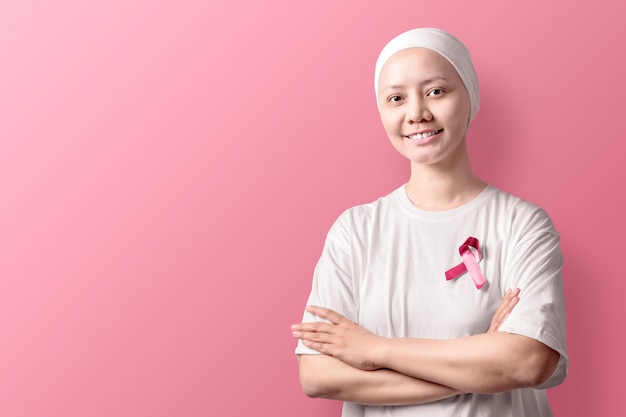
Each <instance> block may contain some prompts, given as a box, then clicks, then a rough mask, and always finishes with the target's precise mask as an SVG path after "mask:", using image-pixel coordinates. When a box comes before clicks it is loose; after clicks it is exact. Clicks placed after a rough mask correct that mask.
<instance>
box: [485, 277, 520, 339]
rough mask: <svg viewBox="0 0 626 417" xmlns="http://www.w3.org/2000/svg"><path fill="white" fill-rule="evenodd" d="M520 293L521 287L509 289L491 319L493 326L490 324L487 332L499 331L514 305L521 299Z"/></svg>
mask: <svg viewBox="0 0 626 417" xmlns="http://www.w3.org/2000/svg"><path fill="white" fill-rule="evenodd" d="M519 293H520V289H519V288H515V289H514V290H507V291H506V293H505V294H504V297H502V301H501V302H500V305H499V306H498V309H497V310H496V312H495V314H494V315H493V318H492V319H491V326H489V330H487V333H491V332H497V331H498V329H499V328H500V326H501V325H502V323H504V320H506V318H507V317H508V316H509V313H510V312H511V311H513V307H515V305H516V304H517V302H518V301H519Z"/></svg>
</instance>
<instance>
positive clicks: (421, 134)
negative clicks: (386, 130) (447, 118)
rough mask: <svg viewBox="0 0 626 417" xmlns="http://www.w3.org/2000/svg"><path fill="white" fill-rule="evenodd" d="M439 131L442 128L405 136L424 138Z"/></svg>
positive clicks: (417, 138) (415, 138) (413, 138)
mask: <svg viewBox="0 0 626 417" xmlns="http://www.w3.org/2000/svg"><path fill="white" fill-rule="evenodd" d="M441 132H443V129H439V130H431V131H429V132H422V133H415V134H413V135H409V136H407V138H409V139H411V140H420V139H426V138H428V137H430V136H433V135H436V134H438V133H441Z"/></svg>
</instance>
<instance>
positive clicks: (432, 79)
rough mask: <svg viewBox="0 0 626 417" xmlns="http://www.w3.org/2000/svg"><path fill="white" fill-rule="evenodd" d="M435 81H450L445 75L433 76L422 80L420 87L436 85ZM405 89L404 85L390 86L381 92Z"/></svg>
mask: <svg viewBox="0 0 626 417" xmlns="http://www.w3.org/2000/svg"><path fill="white" fill-rule="evenodd" d="M435 81H448V78H447V77H446V76H445V75H443V74H437V75H433V76H432V77H428V78H426V79H425V80H422V82H420V86H424V85H428V84H431V83H434V82H435ZM403 87H404V85H402V84H392V85H390V86H387V87H385V88H383V89H382V90H381V91H385V90H392V89H395V88H403Z"/></svg>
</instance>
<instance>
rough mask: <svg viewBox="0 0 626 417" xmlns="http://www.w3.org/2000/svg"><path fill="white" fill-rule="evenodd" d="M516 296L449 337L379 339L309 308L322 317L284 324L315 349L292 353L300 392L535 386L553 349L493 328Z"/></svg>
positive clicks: (426, 392)
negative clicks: (482, 324)
mask: <svg viewBox="0 0 626 417" xmlns="http://www.w3.org/2000/svg"><path fill="white" fill-rule="evenodd" d="M518 295H519V290H513V291H509V292H507V294H505V296H504V298H503V300H502V303H501V304H500V307H499V308H498V310H497V311H496V313H495V315H494V317H493V319H492V322H491V326H490V328H489V330H488V331H487V333H485V334H480V335H475V336H469V337H465V338H460V339H451V340H430V339H410V338H403V339H390V338H383V337H380V336H377V335H374V334H372V333H370V332H368V331H367V330H365V329H364V328H363V327H361V326H359V325H358V324H356V323H354V322H352V321H350V320H348V319H346V318H344V317H343V316H341V315H339V314H338V313H336V312H334V311H332V310H329V309H326V308H323V307H314V306H310V307H308V308H307V309H308V311H309V312H310V313H312V314H314V315H316V316H318V317H321V318H324V319H326V320H328V321H329V323H323V322H315V323H300V324H296V325H294V326H292V334H293V336H294V337H296V338H299V339H302V341H303V343H304V344H305V345H306V346H308V347H310V348H312V349H314V350H317V351H319V352H320V353H322V354H323V355H301V356H300V363H299V368H300V381H301V384H302V387H303V390H304V391H305V393H306V394H307V395H309V396H311V397H323V398H331V399H336V400H342V401H349V402H356V403H361V404H373V405H401V404H419V403H426V402H431V401H436V400H439V399H443V398H447V397H451V396H455V395H458V394H462V393H466V392H473V393H495V392H501V391H508V390H511V389H515V388H522V387H530V386H536V385H539V384H541V383H542V382H544V381H545V380H547V379H548V378H549V377H550V375H552V373H553V372H554V369H555V368H556V365H557V362H558V359H559V354H558V353H557V352H556V351H554V350H552V349H550V348H549V347H547V346H546V345H544V344H543V343H541V342H538V341H536V340H534V339H531V338H528V337H525V336H520V335H515V334H508V333H501V332H498V331H497V329H498V328H499V327H500V325H501V324H502V323H503V322H504V320H505V319H506V317H507V316H508V313H509V312H510V311H511V310H512V309H513V307H514V306H515V304H516V303H517V301H518V300H519V298H518Z"/></svg>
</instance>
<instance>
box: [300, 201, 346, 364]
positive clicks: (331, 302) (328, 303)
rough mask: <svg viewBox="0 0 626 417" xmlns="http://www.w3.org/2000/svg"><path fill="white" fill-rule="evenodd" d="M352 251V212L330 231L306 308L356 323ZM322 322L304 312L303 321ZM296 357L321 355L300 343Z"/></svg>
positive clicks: (340, 218)
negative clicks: (313, 307)
mask: <svg viewBox="0 0 626 417" xmlns="http://www.w3.org/2000/svg"><path fill="white" fill-rule="evenodd" d="M352 277H353V274H352V259H351V251H350V227H349V212H345V213H343V214H342V215H341V216H340V217H339V218H338V219H337V221H336V222H335V223H334V224H333V226H332V227H331V228H330V230H329V232H328V234H327V236H326V241H325V243H324V249H323V250H322V255H321V256H320V259H319V260H318V262H317V265H316V266H315V271H314V273H313V284H312V288H311V293H310V295H309V298H308V301H307V305H316V306H321V307H326V308H330V309H332V310H334V311H336V312H338V313H339V314H341V315H343V316H344V317H346V318H348V319H350V320H353V321H356V306H355V303H354V292H353V278H352ZM314 321H322V319H320V318H319V317H316V316H314V315H312V314H310V313H308V312H306V311H305V312H304V316H303V319H302V322H314ZM296 354H298V355H300V354H319V352H317V351H315V350H313V349H310V348H308V347H306V346H304V345H303V344H302V341H298V347H297V348H296Z"/></svg>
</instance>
